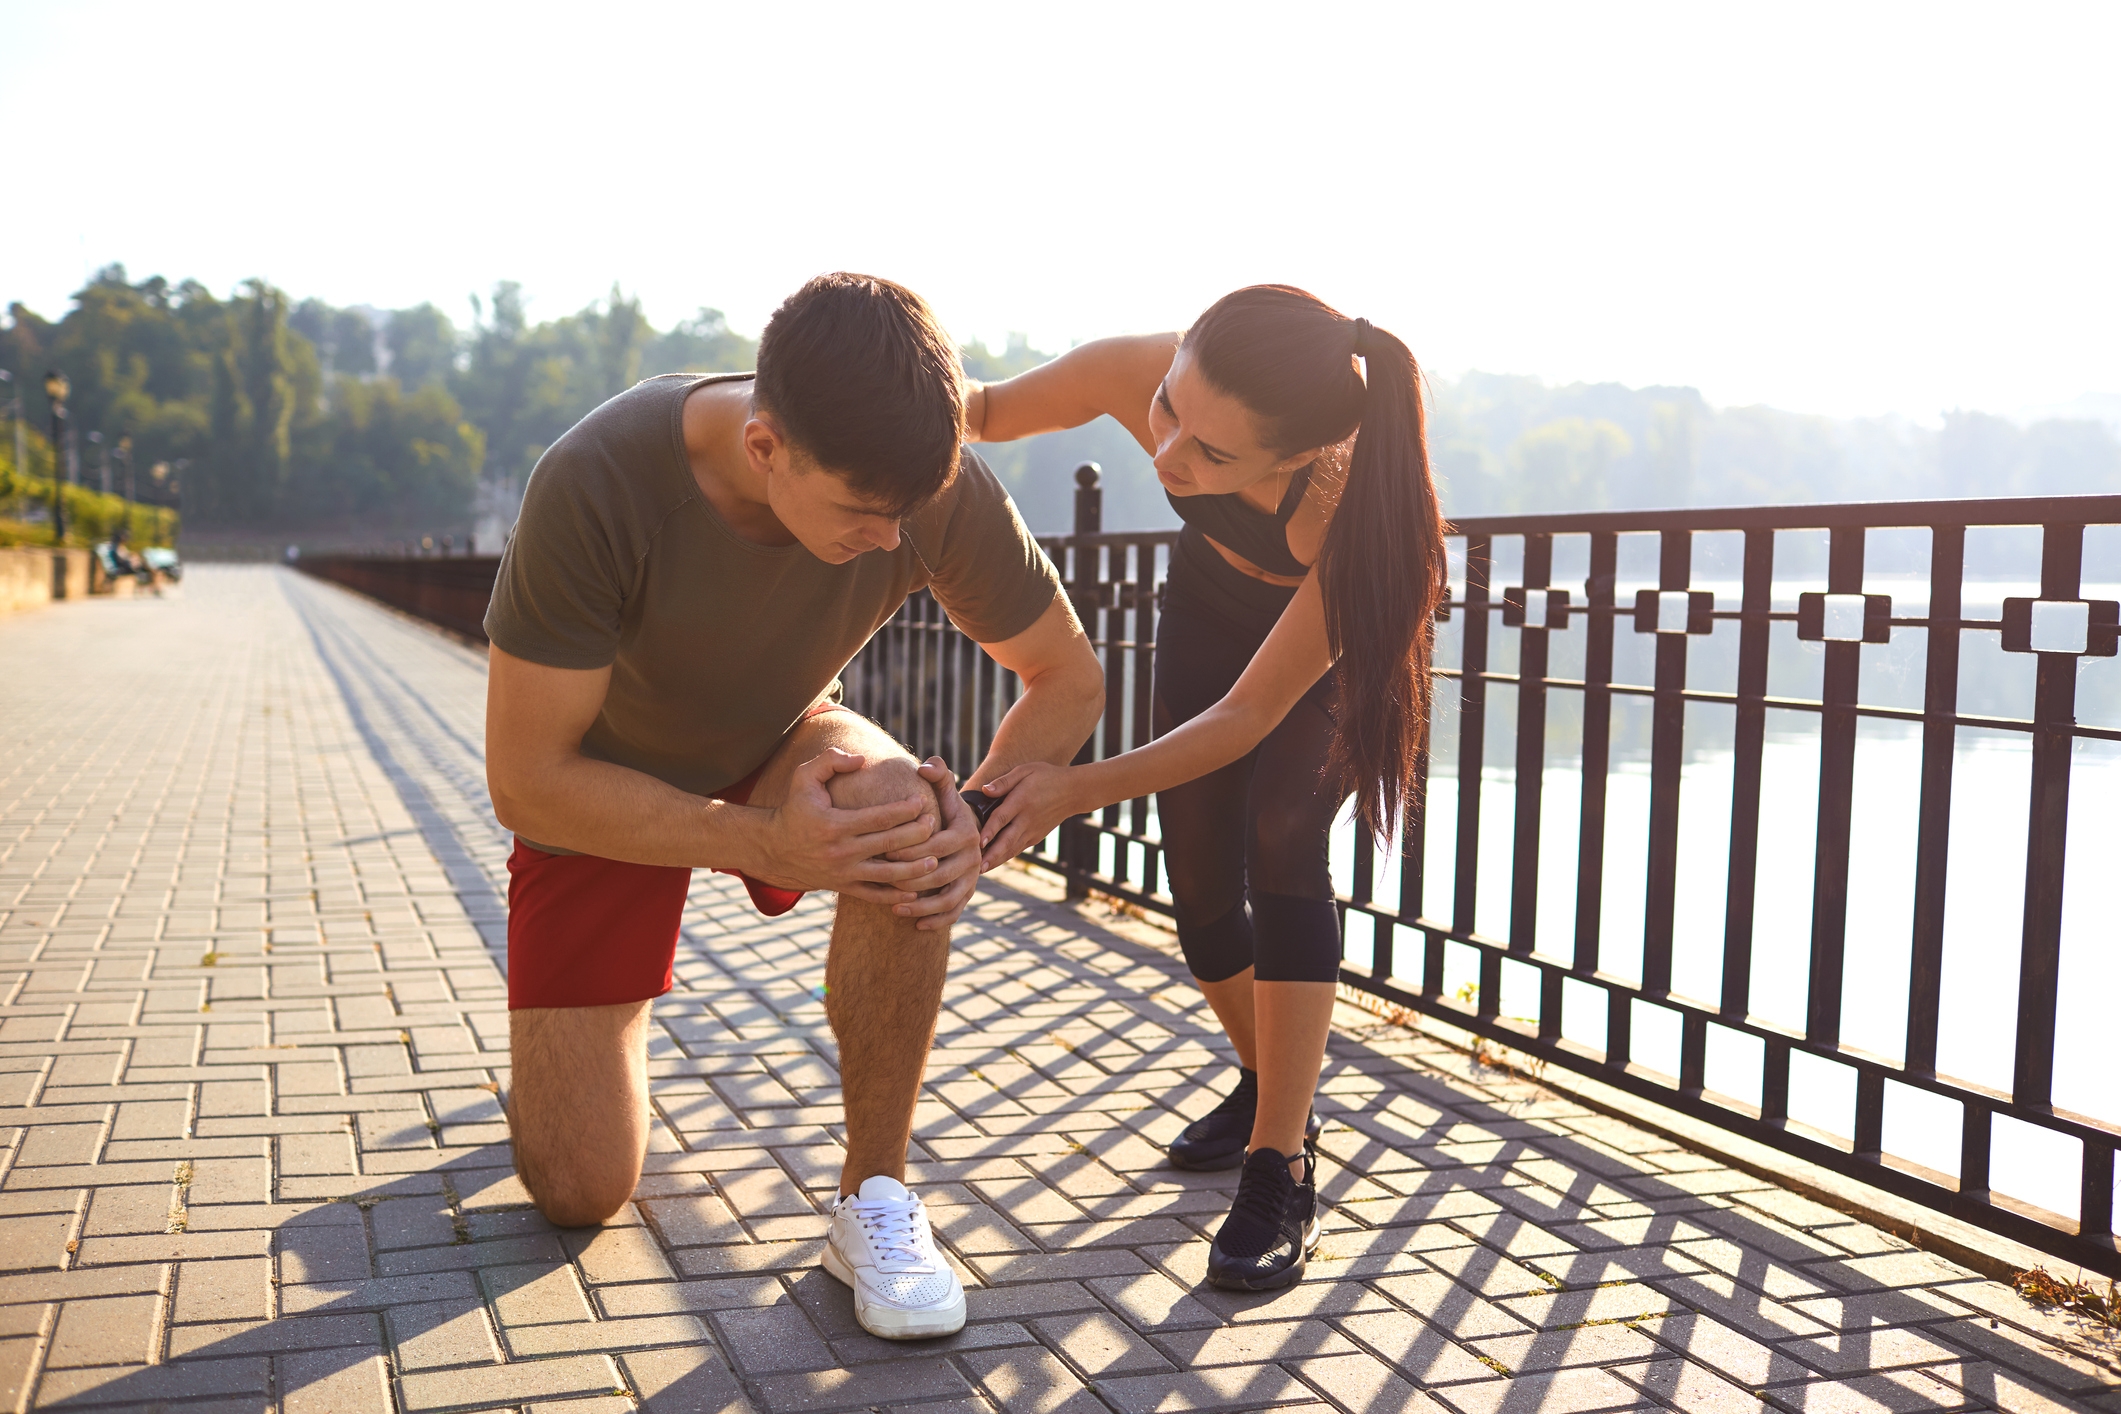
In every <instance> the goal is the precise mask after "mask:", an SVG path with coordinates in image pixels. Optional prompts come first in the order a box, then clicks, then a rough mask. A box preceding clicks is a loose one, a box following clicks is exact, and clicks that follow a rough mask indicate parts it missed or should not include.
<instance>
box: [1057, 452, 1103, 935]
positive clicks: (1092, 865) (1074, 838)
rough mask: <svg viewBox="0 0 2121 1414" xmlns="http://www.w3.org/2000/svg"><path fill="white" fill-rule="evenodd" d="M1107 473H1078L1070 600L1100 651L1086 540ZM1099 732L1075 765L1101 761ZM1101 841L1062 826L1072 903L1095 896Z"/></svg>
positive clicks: (1097, 519)
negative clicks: (1093, 881)
mask: <svg viewBox="0 0 2121 1414" xmlns="http://www.w3.org/2000/svg"><path fill="white" fill-rule="evenodd" d="M1101 476H1102V473H1101V469H1100V468H1099V467H1098V464H1097V463H1096V462H1084V463H1083V464H1082V465H1081V466H1079V467H1077V468H1076V469H1075V534H1076V536H1077V537H1078V540H1077V543H1076V544H1075V545H1074V546H1073V553H1074V556H1075V563H1074V565H1073V566H1072V567H1071V578H1070V581H1069V587H1068V597H1069V598H1071V599H1073V600H1074V601H1075V612H1076V614H1077V615H1078V616H1079V617H1080V618H1081V619H1082V621H1083V632H1084V633H1087V634H1089V635H1090V642H1091V645H1092V646H1093V647H1095V646H1096V645H1097V644H1098V643H1099V641H1100V637H1099V634H1098V628H1099V622H1098V620H1099V614H1098V604H1099V600H1100V599H1101V598H1102V597H1103V588H1102V586H1101V585H1100V584H1099V583H1098V574H1097V569H1098V563H1097V562H1098V559H1099V553H1098V550H1097V547H1096V546H1094V545H1084V544H1082V543H1081V541H1080V538H1079V537H1082V536H1085V535H1097V534H1099V533H1101V532H1102V531H1103V530H1104V528H1105V491H1104V487H1103V486H1101V485H1100V484H1099V482H1100V480H1101ZM1097 747H1098V742H1097V733H1096V732H1095V731H1093V732H1091V734H1090V739H1089V740H1088V741H1086V742H1084V743H1083V749H1082V750H1080V751H1078V752H1076V753H1075V764H1077V765H1078V766H1079V765H1081V764H1082V763H1084V762H1085V761H1095V760H1096V759H1097V754H1098V753H1097ZM1097 856H1098V836H1097V831H1095V830H1093V829H1091V828H1090V826H1089V825H1088V824H1086V823H1085V822H1084V821H1082V820H1065V821H1063V822H1061V827H1060V858H1061V868H1062V869H1063V870H1064V871H1065V873H1066V876H1067V881H1068V897H1069V898H1088V897H1090V876H1091V875H1092V874H1095V873H1096V872H1097Z"/></svg>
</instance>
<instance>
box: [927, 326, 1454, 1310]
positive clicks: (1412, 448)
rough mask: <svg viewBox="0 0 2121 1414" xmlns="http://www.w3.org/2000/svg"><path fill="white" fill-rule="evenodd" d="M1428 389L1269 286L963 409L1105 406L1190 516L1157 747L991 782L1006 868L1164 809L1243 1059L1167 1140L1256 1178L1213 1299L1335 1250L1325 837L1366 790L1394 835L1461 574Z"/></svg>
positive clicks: (1398, 347)
mask: <svg viewBox="0 0 2121 1414" xmlns="http://www.w3.org/2000/svg"><path fill="white" fill-rule="evenodd" d="M1419 377H1420V375H1419V370H1418V369H1417V368H1416V367H1415V363H1414V357H1413V355H1412V354H1410V353H1408V352H1407V348H1406V345H1404V344H1402V343H1401V342H1400V341H1399V340H1398V339H1396V338H1394V337H1393V336H1392V335H1390V334H1388V333H1386V332H1384V331H1383V330H1382V329H1378V328H1375V327H1373V326H1372V325H1370V323H1369V322H1368V321H1367V320H1362V319H1349V318H1348V317H1347V316H1345V315H1343V314H1341V313H1339V312H1338V311H1336V310H1334V309H1333V308H1331V307H1330V306H1329V305H1327V304H1325V303H1324V302H1323V301H1321V300H1319V299H1317V298H1315V297H1314V296H1312V295H1309V294H1306V293H1305V292H1304V291H1302V290H1298V289H1293V288H1291V287H1289V286H1286V285H1254V286H1251V287H1249V288H1247V289H1242V290H1238V291H1236V292H1235V293H1234V294H1230V295H1226V296H1224V297H1223V298H1222V299H1220V300H1218V301H1216V303H1215V304H1214V306H1213V307H1211V308H1210V309H1209V310H1208V311H1207V313H1205V314H1203V315H1201V317H1200V318H1199V319H1198V320H1196V321H1194V324H1193V327H1192V328H1191V329H1189V330H1187V331H1186V333H1185V334H1184V336H1183V337H1181V336H1179V335H1175V334H1158V335H1149V336H1144V337H1139V338H1119V339H1102V340H1099V341H1097V342H1095V343H1090V344H1084V345H1082V346H1081V347H1079V348H1077V349H1074V350H1072V351H1071V352H1069V353H1066V354H1063V355H1062V356H1061V357H1059V358H1057V359H1055V360H1053V361H1052V362H1051V363H1048V364H1045V365H1044V366H1042V367H1039V368H1035V369H1033V370H1031V371H1030V372H1028V373H1025V374H1022V375H1020V376H1018V377H1015V378H1012V379H1009V380H1008V381H1007V382H1004V383H996V384H992V385H990V386H987V387H985V388H976V389H975V390H974V391H973V393H972V395H971V398H970V402H969V405H968V409H967V411H968V421H969V424H970V426H971V428H972V434H971V435H972V437H973V440H975V441H988V442H1005V441H1013V440H1015V439H1016V438H1019V437H1029V436H1032V435H1034V434H1036V433H1040V432H1050V431H1055V430H1058V429H1060V428H1065V427H1077V426H1080V425H1081V424H1083V423H1086V422H1089V421H1090V420H1091V419H1093V418H1095V417H1098V416H1099V415H1100V414H1107V413H1109V414H1110V415H1111V416H1112V417H1114V418H1115V419H1117V420H1118V421H1119V422H1120V423H1121V424H1122V425H1123V426H1125V427H1126V429H1127V430H1128V431H1129V432H1131V433H1133V434H1134V437H1135V440H1137V441H1139V442H1140V443H1141V444H1142V446H1143V447H1144V448H1145V449H1146V450H1147V451H1148V452H1149V453H1150V455H1151V456H1152V457H1154V458H1155V463H1156V475H1157V479H1158V480H1159V481H1161V482H1162V483H1163V485H1164V489H1165V491H1166V493H1167V494H1168V495H1169V496H1170V499H1171V505H1172V508H1173V509H1174V510H1176V511H1177V512H1178V515H1179V518H1180V519H1181V520H1182V521H1184V522H1185V529H1184V530H1183V532H1181V534H1180V537H1179V541H1178V545H1177V548H1176V549H1175V550H1174V551H1173V552H1172V556H1171V567H1170V579H1169V583H1168V585H1167V587H1166V589H1165V597H1164V605H1163V616H1162V619H1161V621H1160V623H1159V626H1158V631H1157V642H1156V681H1155V694H1154V702H1155V722H1154V729H1155V740H1154V741H1152V742H1151V743H1150V744H1149V745H1147V746H1145V747H1142V748H1140V749H1138V750H1135V751H1130V752H1127V753H1125V754H1124V755H1121V756H1115V757H1112V758H1111V759H1109V760H1105V761H1097V762H1092V763H1089V764H1087V765H1082V766H1048V765H1033V766H1021V767H1018V768H1017V769H1016V770H1014V771H1011V772H1009V773H1008V774H1006V775H1004V776H1002V777H1000V778H999V779H997V780H995V781H994V782H992V783H991V784H989V785H988V786H987V787H986V790H987V793H988V794H989V795H990V796H995V797H1001V799H999V800H997V802H996V804H995V806H994V808H993V810H992V812H991V814H990V815H989V817H988V819H987V822H986V825H985V827H984V830H983V832H982V838H983V840H984V841H985V844H986V863H987V867H989V868H992V867H994V866H995V865H997V864H1000V863H1001V862H1003V861H1004V860H1007V859H1009V858H1012V857H1013V856H1015V855H1016V854H1017V853H1019V852H1020V851H1022V850H1024V849H1026V848H1028V847H1029V846H1031V845H1033V844H1036V843H1037V842H1038V841H1040V840H1042V839H1044V838H1045V837H1046V835H1047V834H1048V833H1049V832H1050V831H1051V830H1052V829H1053V828H1054V827H1055V826H1056V825H1058V824H1059V823H1060V822H1061V821H1062V820H1063V819H1066V818H1067V817H1069V816H1072V815H1080V814H1083V813H1085V812H1087V811H1092V810H1097V809H1100V808H1102V807H1104V806H1106V805H1110V804H1113V803H1116V802H1118V801H1123V800H1131V799H1133V798H1135V797H1137V796H1142V795H1147V794H1149V793H1150V792H1151V791H1154V792H1155V793H1156V797H1157V800H1156V808H1157V816H1158V819H1159V821H1160V823H1161V827H1162V832H1163V852H1164V861H1165V869H1166V870H1167V872H1168V874H1169V877H1170V880H1171V894H1172V898H1173V900H1174V902H1175V904H1176V906H1177V907H1176V911H1177V915H1178V937H1179V943H1180V945H1181V946H1182V947H1183V949H1184V951H1185V955H1186V964H1187V966H1188V967H1189V968H1190V969H1191V970H1192V973H1193V976H1194V978H1195V980H1196V981H1198V983H1199V984H1200V988H1201V991H1202V992H1203V993H1205V994H1206V996H1207V998H1208V1002H1209V1005H1211V1006H1212V1007H1213V1008H1214V1010H1215V1014H1216V1017H1217V1018H1218V1019H1219V1020H1220V1021H1221V1022H1222V1024H1223V1027H1224V1029H1225V1030H1226V1031H1227V1032H1228V1033H1229V1036H1230V1041H1231V1044H1232V1046H1233V1047H1234V1048H1235V1050H1236V1051H1237V1055H1238V1059H1239V1063H1240V1065H1241V1067H1242V1069H1241V1071H1240V1074H1239V1079H1238V1083H1237V1085H1236V1087H1235V1088H1234V1089H1233V1090H1232V1091H1231V1092H1230V1094H1229V1096H1228V1097H1227V1098H1226V1099H1224V1100H1223V1102H1222V1104H1221V1105H1220V1106H1219V1107H1217V1108H1216V1109H1215V1110H1214V1111H1213V1112H1212V1113H1210V1114H1209V1115H1208V1116H1207V1117H1206V1118H1204V1119H1202V1120H1199V1121H1197V1122H1196V1123H1194V1124H1192V1125H1191V1126H1189V1127H1188V1128H1187V1129H1186V1130H1185V1131H1184V1132H1183V1133H1182V1134H1181V1135H1180V1136H1179V1138H1178V1139H1177V1140H1176V1141H1175V1142H1174V1143H1173V1144H1172V1145H1171V1150H1170V1152H1171V1159H1172V1162H1173V1163H1175V1164H1177V1165H1178V1166H1180V1167H1182V1168H1229V1167H1233V1166H1235V1165H1237V1164H1239V1163H1242V1164H1243V1165H1244V1172H1243V1174H1242V1176H1241V1177H1240V1179H1239V1182H1238V1189H1237V1197H1236V1201H1235V1202H1234V1203H1233V1204H1232V1206H1231V1210H1230V1215H1229V1216H1228V1217H1227V1218H1225V1219H1224V1221H1223V1224H1222V1227H1221V1229H1220V1230H1219V1231H1218V1232H1217V1234H1216V1238H1215V1243H1214V1246H1213V1248H1212V1249H1211V1250H1210V1252H1209V1256H1208V1279H1209V1280H1210V1281H1212V1282H1214V1283H1215V1284H1216V1285H1218V1286H1226V1287H1235V1288H1239V1289H1245V1290H1266V1289H1270V1288H1273V1287H1278V1286H1283V1285H1286V1284H1288V1283H1290V1282H1293V1281H1296V1280H1297V1279H1298V1278H1300V1277H1301V1276H1302V1275H1303V1271H1304V1264H1305V1262H1306V1260H1307V1259H1308V1257H1309V1256H1310V1253H1311V1249H1312V1248H1313V1247H1314V1246H1315V1245H1316V1243H1317V1237H1318V1218H1317V1202H1316V1190H1315V1186H1314V1172H1315V1168H1314V1163H1315V1154H1314V1151H1313V1148H1312V1143H1311V1140H1312V1138H1313V1137H1314V1136H1315V1135H1316V1133H1317V1120H1316V1117H1315V1116H1314V1115H1313V1114H1312V1112H1311V1101H1312V1096H1313V1092H1314V1091H1315V1090H1316V1089H1317V1086H1318V1074H1319V1069H1320V1067H1321V1066H1322V1065H1323V1063H1324V1060H1325V1047H1326V1035H1327V1031H1328V1028H1329V1024H1330V1021H1331V1018H1332V1012H1333V997H1334V985H1335V982H1336V981H1337V979H1338V976H1339V968H1340V930H1339V926H1338V919H1337V917H1336V914H1335V908H1334V903H1333V887H1332V883H1331V879H1330V877H1329V875H1328V871H1327V847H1328V837H1329V834H1330V832H1331V829H1332V826H1333V821H1334V819H1335V818H1336V817H1337V816H1338V814H1339V813H1340V809H1341V806H1342V804H1343V803H1344V802H1345V801H1346V800H1347V798H1348V797H1349V796H1350V795H1351V794H1352V795H1353V796H1354V797H1355V801H1356V809H1357V813H1358V814H1359V816H1360V817H1361V820H1362V823H1363V825H1364V826H1365V827H1366V828H1368V829H1371V830H1373V831H1376V832H1377V833H1379V834H1389V832H1390V830H1391V827H1392V825H1393V823H1394V821H1395V820H1396V819H1397V818H1398V817H1399V815H1400V814H1401V813H1402V811H1403V810H1404V809H1405V808H1406V806H1407V804H1408V802H1409V799H1410V797H1411V795H1412V792H1413V789H1414V772H1415V765H1416V762H1417V760H1418V759H1419V755H1420V751H1421V748H1422V744H1423V735H1424V732H1425V729H1426V726H1427V708H1428V701H1429V653H1430V643H1431V636H1432V630H1431V623H1432V620H1433V616H1434V614H1435V611H1436V606H1437V604H1438V602H1439V600H1440V599H1441V598H1442V596H1443V593H1444V587H1445V583H1446V572H1445V566H1444V548H1443V520H1442V515H1441V512H1440V511H1439V509H1438V507H1437V501H1436V488H1435V484H1434V482H1433V481H1432V480H1431V478H1430V474H1429V459H1428V448H1427V444H1426V441H1425V438H1424V434H1423V422H1422V407H1421V395H1420V390H1419V386H1418V383H1419Z"/></svg>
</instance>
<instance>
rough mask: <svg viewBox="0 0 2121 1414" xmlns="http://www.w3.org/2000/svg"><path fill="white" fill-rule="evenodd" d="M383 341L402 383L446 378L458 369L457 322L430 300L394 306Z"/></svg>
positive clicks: (393, 374)
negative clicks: (407, 305) (395, 307)
mask: <svg viewBox="0 0 2121 1414" xmlns="http://www.w3.org/2000/svg"><path fill="white" fill-rule="evenodd" d="M383 343H384V346H385V347H386V348H387V349H388V350H389V352H390V376H391V377H393V378H395V379H397V380H398V384H399V386H400V387H405V388H417V387H420V386H421V385H422V384H425V383H442V382H447V381H448V379H449V378H450V377H451V375H453V374H454V373H455V372H456V367H457V329H456V326H455V325H454V324H452V323H450V322H449V316H448V315H446V314H444V313H443V312H442V311H441V310H439V309H436V308H435V307H434V306H433V305H431V304H419V305H414V306H413V307H412V308H411V309H394V310H392V311H391V312H390V316H389V319H388V320H387V322H386V323H385V324H384V327H383Z"/></svg>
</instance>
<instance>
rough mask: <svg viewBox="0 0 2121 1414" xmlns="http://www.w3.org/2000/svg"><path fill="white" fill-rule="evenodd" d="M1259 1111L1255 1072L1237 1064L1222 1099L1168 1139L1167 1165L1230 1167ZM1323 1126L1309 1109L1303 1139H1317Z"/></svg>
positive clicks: (1239, 1160)
mask: <svg viewBox="0 0 2121 1414" xmlns="http://www.w3.org/2000/svg"><path fill="white" fill-rule="evenodd" d="M1258 1113H1259V1073H1258V1072H1257V1071H1251V1070H1245V1069H1243V1068H1241V1067H1240V1068H1239V1070H1238V1072H1237V1088H1236V1089H1234V1090H1232V1091H1231V1092H1230V1093H1229V1094H1228V1095H1225V1096H1224V1097H1223V1102H1222V1103H1221V1104H1219V1105H1217V1106H1216V1107H1215V1108H1214V1109H1212V1110H1210V1111H1208V1113H1207V1114H1206V1115H1205V1116H1203V1117H1202V1118H1200V1119H1197V1120H1195V1121H1193V1123H1191V1124H1189V1125H1187V1126H1186V1127H1185V1128H1184V1129H1183V1130H1181V1131H1180V1133H1179V1136H1178V1138H1176V1139H1174V1140H1172V1141H1171V1147H1170V1149H1169V1150H1168V1151H1167V1152H1168V1153H1169V1154H1170V1156H1171V1166H1172V1167H1173V1168H1182V1169H1234V1168H1236V1167H1237V1166H1238V1165H1239V1164H1241V1163H1243V1162H1244V1161H1245V1146H1246V1145H1247V1144H1249V1143H1251V1142H1252V1121H1253V1119H1254V1118H1255V1117H1256V1116H1257V1115H1258ZM1324 1127H1325V1126H1324V1124H1323V1123H1322V1122H1321V1121H1320V1120H1319V1118H1318V1112H1317V1111H1316V1110H1313V1111H1312V1112H1311V1118H1310V1120H1309V1122H1308V1123H1306V1124H1305V1125H1304V1143H1306V1144H1311V1143H1314V1142H1316V1141H1317V1139H1318V1134H1319V1131H1320V1130H1321V1129H1323V1128H1324Z"/></svg>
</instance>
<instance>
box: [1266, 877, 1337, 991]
mask: <svg viewBox="0 0 2121 1414" xmlns="http://www.w3.org/2000/svg"><path fill="white" fill-rule="evenodd" d="M1252 926H1253V931H1254V933H1255V935H1256V936H1255V939H1254V942H1253V946H1252V952H1253V971H1252V976H1253V979H1254V980H1255V981H1260V982H1337V981H1339V980H1340V910H1339V908H1338V907H1337V906H1336V905H1335V904H1334V902H1333V901H1332V900H1331V899H1329V898H1325V899H1322V898H1296V897H1291V896H1290V895H1287V894H1271V893H1259V892H1255V893H1254V894H1253V895H1252Z"/></svg>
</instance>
